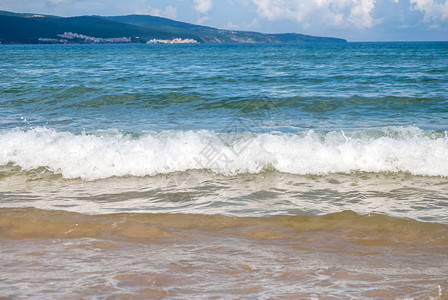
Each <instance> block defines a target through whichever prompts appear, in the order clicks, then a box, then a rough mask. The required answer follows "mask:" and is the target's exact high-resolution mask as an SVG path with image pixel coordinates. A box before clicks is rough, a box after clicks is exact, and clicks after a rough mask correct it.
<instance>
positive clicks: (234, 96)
mask: <svg viewBox="0 0 448 300" xmlns="http://www.w3.org/2000/svg"><path fill="white" fill-rule="evenodd" d="M447 226H448V43H347V44H299V45H286V44H285V45H269V44H265V45H255V44H254V45H33V46H31V45H8V46H1V47H0V252H1V253H2V255H1V256H0V268H1V269H2V274H0V297H11V298H27V297H31V298H32V297H42V298H47V297H50V298H53V297H55V298H73V297H74V296H77V297H80V298H94V299H96V298H100V299H102V298H106V297H108V296H111V297H114V296H115V297H118V298H132V297H143V298H151V297H164V296H166V297H168V298H176V299H177V298H179V299H180V298H182V299H183V298H189V297H193V298H211V297H218V298H224V299H241V298H291V299H320V298H323V299H330V298H331V299H333V298H334V299H349V298H359V299H379V298H381V299H386V298H389V299H444V297H446V295H447V293H448V282H447V281H446V274H447V272H448V265H447V262H448V259H447V256H448V249H447V247H446V245H447V241H448V227H447ZM75 298H76V297H75Z"/></svg>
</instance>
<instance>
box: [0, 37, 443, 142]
mask: <svg viewBox="0 0 448 300" xmlns="http://www.w3.org/2000/svg"><path fill="white" fill-rule="evenodd" d="M0 51H1V57H0V65H1V66H2V68H1V70H0V72H1V73H0V88H1V92H2V96H1V99H0V101H1V102H0V104H1V111H0V114H1V115H2V118H1V121H0V122H1V123H0V124H1V127H2V129H10V128H16V127H27V128H30V127H38V126H45V127H47V128H52V129H56V130H58V131H69V132H73V133H80V132H81V131H82V130H84V129H85V130H86V131H87V132H91V131H94V130H98V129H111V128H113V129H117V130H120V131H125V132H131V133H140V132H141V131H142V130H150V131H157V132H160V131H163V130H199V129H207V130H215V131H222V130H224V128H225V127H226V126H227V125H228V123H229V122H231V121H232V120H233V118H234V117H235V116H238V117H244V118H251V117H253V116H254V115H256V113H257V112H259V113H260V110H262V109H263V105H264V104H266V103H265V102H267V104H268V105H269V107H270V108H275V111H273V112H271V114H270V115H269V119H266V120H263V121H264V122H263V125H264V126H262V127H261V128H252V129H253V130H254V131H262V132H270V131H281V132H300V131H303V130H308V129H315V130H336V131H337V130H341V129H343V130H356V129H362V130H364V129H371V128H381V127H384V126H417V127H419V128H422V129H434V130H442V131H443V130H447V121H446V115H447V113H448V105H447V101H448V100H447V84H448V83H447V77H448V76H447V74H448V67H447V66H448V44H447V43H348V44H342V45H338V44H333V45H332V44H330V45H319V44H311V45H308V44H306V45H189V46H178V45H174V46H171V47H165V46H161V45H96V46H92V45H70V46H69V45H62V46H54V45H48V46H3V47H2V48H1V49H0Z"/></svg>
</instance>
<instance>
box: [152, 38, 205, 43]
mask: <svg viewBox="0 0 448 300" xmlns="http://www.w3.org/2000/svg"><path fill="white" fill-rule="evenodd" d="M147 44H199V42H198V41H196V40H194V39H181V38H175V39H172V40H157V39H152V40H149V41H148V42H147Z"/></svg>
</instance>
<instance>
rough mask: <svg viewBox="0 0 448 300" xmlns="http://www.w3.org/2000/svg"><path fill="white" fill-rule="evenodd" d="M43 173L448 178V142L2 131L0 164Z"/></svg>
mask: <svg viewBox="0 0 448 300" xmlns="http://www.w3.org/2000/svg"><path fill="white" fill-rule="evenodd" d="M8 163H12V164H14V165H17V166H20V167H21V168H22V169H24V170H32V169H36V168H39V167H45V168H47V169H48V170H50V171H51V172H54V173H56V174H61V175H62V176H63V177H65V178H82V179H84V180H95V179H101V178H108V177H113V176H152V175H157V174H164V173H170V172H176V171H186V170H193V169H209V170H211V171H213V172H215V173H218V174H224V175H234V174H240V173H258V172H263V171H266V170H275V171H279V172H285V173H291V174H302V175H305V174H317V175H325V174H329V173H350V172H356V171H360V172H409V173H411V174H414V175H423V176H448V137H447V134H446V132H445V133H440V132H439V133H436V132H431V131H424V130H421V129H419V128H416V127H409V128H386V129H384V130H382V131H377V132H369V131H363V132H354V133H350V134H348V133H346V134H344V133H343V132H326V133H316V132H314V131H308V132H304V133H296V134H286V133H263V134H251V133H233V134H218V133H215V132H213V131H207V130H201V131H166V132H161V133H142V134H140V135H138V136H132V135H130V134H123V133H120V132H118V131H99V132H95V133H92V134H73V133H70V132H58V131H55V130H52V129H47V128H35V129H31V130H19V129H14V130H4V131H0V165H6V164H8Z"/></svg>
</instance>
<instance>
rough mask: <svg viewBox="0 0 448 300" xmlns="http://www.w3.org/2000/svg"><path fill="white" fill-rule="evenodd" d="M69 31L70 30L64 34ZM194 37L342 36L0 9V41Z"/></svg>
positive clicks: (296, 39) (287, 39) (288, 39)
mask: <svg viewBox="0 0 448 300" xmlns="http://www.w3.org/2000/svg"><path fill="white" fill-rule="evenodd" d="M64 33H71V34H64ZM175 38H180V39H194V40H196V41H198V42H200V43H303V42H331V43H341V42H342V43H343V42H346V41H345V40H344V39H338V38H329V37H315V36H309V35H303V34H296V33H286V34H263V33H259V32H249V31H231V30H222V29H217V28H213V27H207V26H200V25H194V24H189V23H185V22H179V21H174V20H171V19H166V18H161V17H155V16H146V15H129V16H112V17H102V16H81V17H68V18H64V17H58V16H50V15H41V14H32V13H26V14H19V13H13V12H7V11H0V43H2V44H39V43H124V42H132V43H146V42H147V41H149V40H152V39H163V40H172V39H175Z"/></svg>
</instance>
